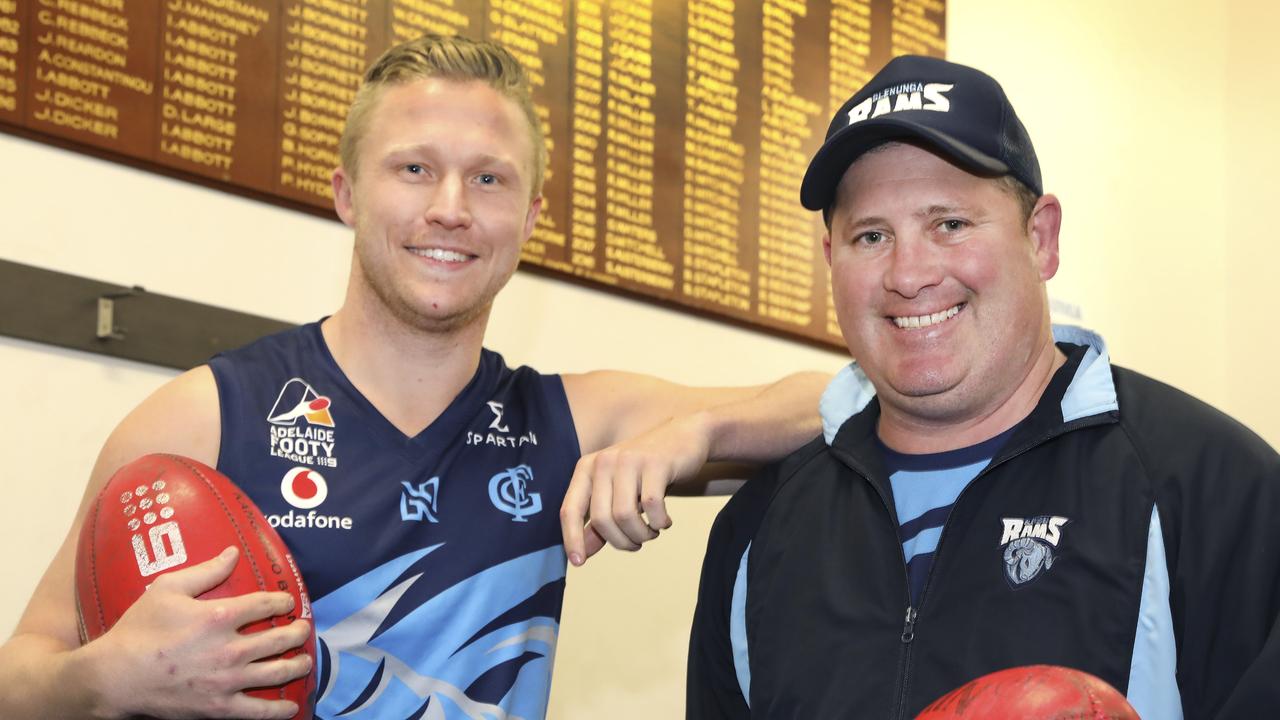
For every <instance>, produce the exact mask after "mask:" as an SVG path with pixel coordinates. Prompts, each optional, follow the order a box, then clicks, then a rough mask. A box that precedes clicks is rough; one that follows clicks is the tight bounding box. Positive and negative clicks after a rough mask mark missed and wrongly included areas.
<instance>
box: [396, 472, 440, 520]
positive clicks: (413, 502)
mask: <svg viewBox="0 0 1280 720" xmlns="http://www.w3.org/2000/svg"><path fill="white" fill-rule="evenodd" d="M400 484H401V485H403V486H404V490H402V491H401V492H400V519H401V520H404V521H405V522H408V521H410V520H417V521H419V522H421V521H423V520H426V521H427V522H433V523H438V522H440V520H439V518H437V517H436V498H437V497H439V492H440V478H439V477H433V478H431V479H430V480H427V481H425V482H421V483H418V485H417V487H415V486H413V485H411V484H410V483H409V481H408V480H401V481H400Z"/></svg>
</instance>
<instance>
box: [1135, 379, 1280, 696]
mask: <svg viewBox="0 0 1280 720" xmlns="http://www.w3.org/2000/svg"><path fill="white" fill-rule="evenodd" d="M1116 380H1117V386H1118V388H1119V389H1120V390H1121V391H1122V393H1123V392H1126V391H1128V392H1132V393H1134V394H1136V395H1138V396H1140V397H1141V398H1142V399H1143V400H1145V401H1146V402H1140V403H1134V402H1130V403H1128V405H1126V404H1125V403H1124V402H1122V403H1121V408H1122V410H1121V419H1122V423H1123V424H1124V425H1125V426H1126V428H1127V431H1128V432H1129V433H1130V437H1131V439H1132V440H1133V442H1134V445H1135V446H1136V447H1137V449H1138V451H1139V454H1140V455H1141V456H1142V458H1143V463H1144V464H1145V465H1146V466H1147V470H1148V474H1149V477H1150V478H1151V481H1152V486H1153V488H1154V490H1155V496H1156V504H1157V508H1158V511H1159V513H1160V524H1161V526H1162V528H1164V529H1165V530H1164V543H1165V554H1166V558H1167V561H1168V567H1169V581H1170V588H1169V591H1170V594H1169V606H1170V610H1171V611H1172V616H1173V627H1174V636H1175V638H1176V647H1177V662H1178V666H1177V667H1178V669H1177V673H1178V690H1179V694H1180V695H1181V698H1182V709H1183V717H1185V718H1186V719H1187V720H1208V719H1210V718H1216V719H1217V720H1244V719H1245V718H1259V717H1274V716H1275V715H1276V712H1277V708H1280V455H1277V454H1276V451H1275V450H1274V449H1272V448H1271V447H1270V446H1269V445H1267V443H1266V442H1265V441H1263V440H1262V439H1261V438H1259V437H1258V436H1257V435H1255V434H1254V433H1252V432H1251V431H1249V430H1248V429H1247V428H1245V427H1244V426H1243V425H1241V424H1240V423H1238V422H1236V421H1235V420H1233V419H1232V418H1230V417H1228V416H1227V415H1225V414H1223V413H1221V412H1219V411H1218V410H1215V409H1214V408H1212V407H1210V406H1209V405H1206V404H1204V403H1202V402H1200V401H1199V400H1196V399H1195V398H1192V397H1190V396H1188V395H1185V394H1183V393H1181V392H1179V391H1176V390H1172V389H1171V388H1168V387H1167V386H1163V385H1161V384H1160V383H1158V382H1156V381H1153V380H1151V379H1149V378H1143V377H1140V376H1136V375H1134V374H1131V373H1128V372H1125V371H1119V372H1117V375H1116ZM1126 408H1127V409H1128V410H1129V411H1130V412H1129V413H1128V417H1126V416H1125V410H1126Z"/></svg>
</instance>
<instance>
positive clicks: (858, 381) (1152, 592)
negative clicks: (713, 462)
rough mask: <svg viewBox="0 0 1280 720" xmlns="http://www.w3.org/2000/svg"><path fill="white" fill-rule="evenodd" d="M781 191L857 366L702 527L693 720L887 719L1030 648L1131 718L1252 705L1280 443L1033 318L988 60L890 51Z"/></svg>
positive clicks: (1044, 259) (1278, 503)
mask: <svg viewBox="0 0 1280 720" xmlns="http://www.w3.org/2000/svg"><path fill="white" fill-rule="evenodd" d="M801 200H802V202H803V204H804V205H805V207H807V208H809V209H810V210H821V211H823V213H824V218H825V219H826V221H827V227H828V232H827V234H826V235H825V236H824V238H823V248H824V251H825V253H826V257H827V260H828V262H829V264H830V267H831V282H832V287H833V290H834V295H835V307H836V312H837V314H838V316H839V320H840V327H841V330H842V332H843V334H844V338H845V341H846V343H847V344H848V348H849V352H850V354H851V355H852V356H853V358H855V359H856V362H855V363H853V364H852V365H850V366H849V367H848V368H846V369H845V370H843V371H842V372H841V373H840V374H839V375H837V377H836V379H835V380H834V381H833V382H832V384H831V385H830V386H829V387H828V389H827V391H826V393H825V394H824V396H823V401H822V415H823V425H824V427H823V436H822V437H821V438H819V439H817V440H815V441H814V442H813V443H811V444H810V445H809V446H807V447H805V448H803V449H802V450H800V451H798V452H796V453H794V454H792V456H791V457H789V458H788V459H786V460H785V461H783V462H782V463H780V464H779V465H777V466H774V467H772V468H770V469H769V470H768V471H766V472H765V473H764V474H763V475H762V476H761V477H759V478H757V479H755V480H753V481H751V482H749V483H747V485H746V486H744V487H743V488H742V489H741V490H739V492H738V493H737V494H736V495H735V496H734V498H733V499H732V500H730V502H729V503H728V505H726V507H725V509H724V510H723V511H722V512H721V514H720V516H719V518H718V519H717V521H716V524H715V527H714V528H713V530H712V537H711V539H710V542H709V544H708V548H707V555H706V560H705V563H704V566H703V574H702V582H701V587H700V590H699V599H698V607H697V611H696V616H695V619H694V626H693V636H692V640H691V643H690V655H689V674H688V715H689V717H690V718H739V717H741V718H746V717H760V718H772V717H824V718H826V717H840V718H852V717H858V718H863V717H865V718H909V717H914V716H915V715H916V714H917V713H919V712H920V710H921V709H922V708H923V707H924V706H925V705H926V704H928V703H929V702H931V701H932V700H934V699H936V698H938V697H939V696H941V695H943V694H944V693H946V692H947V691H949V690H951V689H953V688H956V687H958V686H959V685H961V684H963V683H965V682H967V681H969V680H972V679H974V678H976V677H979V676H982V675H985V674H987V673H990V672H993V671H996V670H1000V669H1004V668H1008V667H1013V666H1021V665H1033V664H1051V665H1065V666H1069V667H1073V668H1077V669H1080V670H1084V671H1086V672H1089V673H1091V674H1093V675H1096V676H1098V677H1100V678H1102V679H1103V680H1105V681H1107V682H1108V683H1110V684H1111V685H1113V686H1115V687H1116V688H1118V689H1119V690H1121V691H1122V692H1124V693H1125V694H1126V695H1127V697H1128V699H1129V701H1130V702H1131V703H1132V705H1133V706H1134V707H1135V708H1136V709H1137V710H1138V712H1139V713H1140V714H1141V716H1142V717H1144V718H1161V719H1165V718H1183V717H1186V718H1253V717H1264V716H1269V715H1271V714H1274V712H1275V708H1276V707H1280V690H1278V689H1277V687H1278V686H1277V684H1276V683H1275V681H1274V679H1275V678H1276V677H1277V674H1278V673H1280V636H1277V634H1276V633H1275V632H1274V628H1275V626H1276V622H1277V619H1278V618H1280V523H1276V522H1275V518H1276V517H1277V516H1280V457H1278V456H1277V455H1276V453H1275V451H1274V450H1272V449H1271V448H1270V447H1268V446H1267V445H1266V443H1264V442H1263V441H1262V440H1261V439H1259V438H1258V437H1256V436H1255V435H1253V434H1252V433H1250V432H1249V431H1248V430H1246V429H1245V428H1243V427H1242V426H1240V425H1239V424H1238V423H1235V422H1234V421H1232V420H1231V419H1230V418H1228V417H1226V416H1225V415H1223V414H1221V413H1219V412H1218V411H1216V410H1214V409H1212V408H1210V407H1209V406H1207V405H1205V404H1203V403H1201V402H1199V401H1197V400H1195V399H1194V398H1191V397H1190V396H1188V395H1185V394H1183V393H1181V392H1179V391H1177V390H1175V389H1173V388H1170V387H1168V386H1166V385H1162V384H1160V383H1158V382H1156V381H1154V380H1151V379H1149V378H1146V377H1144V376H1142V375H1139V374H1137V373H1135V372H1132V371H1129V370H1125V369H1122V368H1119V367H1114V366H1112V365H1111V364H1110V361H1109V358H1108V354H1107V350H1106V347H1105V345H1104V344H1103V343H1102V340H1101V339H1100V338H1098V337H1097V336H1096V335H1093V334H1092V333H1088V332H1086V331H1084V330H1081V329H1079V328H1071V327H1061V326H1059V327H1052V326H1051V325H1050V323H1049V304H1048V296H1047V292H1046V289H1045V282H1046V281H1047V280H1048V279H1050V278H1051V277H1053V275H1054V273H1055V272H1056V270H1057V267H1058V230H1059V226H1060V223H1061V217H1062V209H1061V206H1060V204H1059V202H1058V200H1057V198H1055V197H1054V196H1052V195H1046V194H1044V192H1043V188H1042V184H1041V176H1040V168H1039V164H1038V161H1037V160H1036V156H1035V151H1034V150H1033V148H1032V146H1031V140H1030V138H1029V137H1028V135H1027V132H1026V130H1025V128H1024V127H1023V126H1022V124H1021V122H1020V121H1019V120H1018V118H1017V115H1016V114H1015V113H1014V111H1013V107H1012V106H1011V105H1010V103H1009V101H1008V99H1007V98H1006V97H1005V94H1004V91H1003V90H1002V89H1001V88H1000V86H999V85H998V84H997V83H996V82H995V80H993V79H992V78H990V77H989V76H987V75H985V74H983V73H981V72H979V71H977V70H974V69H972V68H968V67H964V66H961V65H956V64H953V63H948V62H946V61H943V60H938V59H932V58H923V57H912V56H907V57H900V58H897V59H895V60H893V61H891V62H890V63H889V64H888V65H886V66H885V68H884V69H883V70H882V71H881V72H880V73H879V74H877V75H876V77H874V78H873V79H872V80H871V82H869V83H868V84H867V86H866V87H864V88H863V89H862V90H860V91H859V92H858V93H857V94H855V95H854V96H853V98H851V99H850V100H849V101H848V103H846V104H845V106H844V107H843V108H842V109H841V110H840V112H839V113H838V114H837V115H836V117H835V118H834V119H833V120H832V123H831V126H830V128H829V130H828V132H827V139H826V142H825V144H824V145H823V147H822V148H821V149H820V150H819V151H818V153H817V154H816V155H815V157H814V158H813V160H812V162H811V164H810V166H809V169H808V172H807V173H806V175H805V179H804V183H803V187H802V190H801Z"/></svg>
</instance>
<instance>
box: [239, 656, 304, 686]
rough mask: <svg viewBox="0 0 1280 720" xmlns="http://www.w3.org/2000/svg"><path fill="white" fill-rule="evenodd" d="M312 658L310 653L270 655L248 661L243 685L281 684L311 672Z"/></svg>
mask: <svg viewBox="0 0 1280 720" xmlns="http://www.w3.org/2000/svg"><path fill="white" fill-rule="evenodd" d="M311 666H312V660H311V656H310V655H305V654H301V653H300V654H298V655H295V656H293V657H291V658H277V657H272V658H268V659H265V660H259V661H258V662H255V663H250V664H249V666H248V667H247V668H246V669H245V672H244V675H243V676H242V677H243V678H244V686H245V687H246V688H255V687H275V686H277V685H283V684H285V683H287V682H289V681H290V680H296V679H298V678H300V677H303V676H305V675H306V674H307V673H309V672H311Z"/></svg>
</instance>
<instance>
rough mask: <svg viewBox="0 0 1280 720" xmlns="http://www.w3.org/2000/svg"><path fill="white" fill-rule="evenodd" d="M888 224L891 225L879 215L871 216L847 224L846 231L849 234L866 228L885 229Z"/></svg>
mask: <svg viewBox="0 0 1280 720" xmlns="http://www.w3.org/2000/svg"><path fill="white" fill-rule="evenodd" d="M888 224H889V221H888V220H886V219H884V218H882V217H880V216H879V215H869V216H867V217H862V218H858V219H857V220H854V221H852V222H849V223H846V224H845V229H846V230H847V231H848V232H857V231H859V230H863V229H865V228H869V227H883V226H885V225H888Z"/></svg>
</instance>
